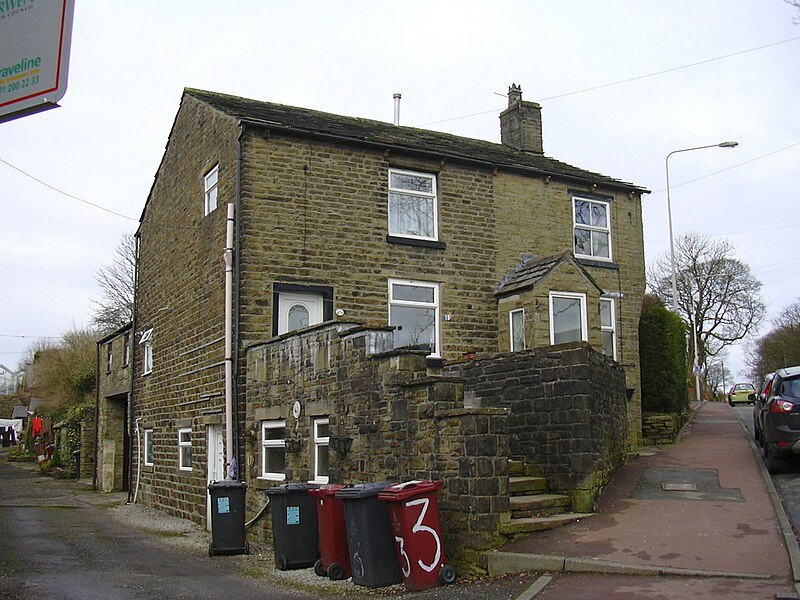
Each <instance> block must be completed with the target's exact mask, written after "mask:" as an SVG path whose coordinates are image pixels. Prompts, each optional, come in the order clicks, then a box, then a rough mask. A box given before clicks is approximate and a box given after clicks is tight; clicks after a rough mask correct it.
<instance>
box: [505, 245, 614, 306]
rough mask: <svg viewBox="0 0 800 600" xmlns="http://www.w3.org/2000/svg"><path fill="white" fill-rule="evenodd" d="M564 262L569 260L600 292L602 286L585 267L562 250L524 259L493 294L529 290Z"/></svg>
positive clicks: (506, 294) (569, 253)
mask: <svg viewBox="0 0 800 600" xmlns="http://www.w3.org/2000/svg"><path fill="white" fill-rule="evenodd" d="M565 262H571V263H572V264H573V265H574V266H575V267H576V268H577V269H578V270H579V271H580V272H581V273H583V275H584V277H586V278H587V279H588V280H589V281H590V282H591V283H592V284H594V286H595V287H597V289H598V290H600V291H601V292H602V288H600V286H598V285H597V282H595V280H594V279H592V276H591V275H589V273H588V272H587V271H586V269H584V268H583V267H582V266H581V264H580V263H578V262H577V261H576V260H575V258H574V257H573V255H572V253H571V252H562V253H561V254H556V255H554V256H547V257H545V258H538V259H537V258H529V259H526V260H525V259H524V260H523V261H522V262H521V263H520V264H518V265H517V266H516V267H514V268H513V269H511V271H510V272H509V274H508V275H506V276H505V278H504V279H503V281H502V282H501V283H500V285H499V286H497V289H495V291H494V295H495V296H497V297H500V296H508V295H510V294H514V293H518V292H524V291H526V290H529V289H531V288H532V287H534V286H535V285H536V284H537V283H539V282H540V281H541V280H542V279H544V278H545V277H547V276H548V275H549V274H550V273H552V272H553V271H554V270H555V269H556V268H557V267H558V266H559V265H561V264H563V263H565Z"/></svg>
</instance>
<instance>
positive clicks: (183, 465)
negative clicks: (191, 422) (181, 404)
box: [178, 427, 192, 471]
mask: <svg viewBox="0 0 800 600" xmlns="http://www.w3.org/2000/svg"><path fill="white" fill-rule="evenodd" d="M178 468H179V469H180V470H181V471H191V470H192V428H191V427H184V428H181V429H178Z"/></svg>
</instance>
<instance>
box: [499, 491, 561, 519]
mask: <svg viewBox="0 0 800 600" xmlns="http://www.w3.org/2000/svg"><path fill="white" fill-rule="evenodd" d="M510 503H511V507H510V508H511V518H512V519H520V518H528V517H536V516H542V515H557V514H561V513H565V512H567V511H568V510H569V509H570V507H571V505H572V503H571V501H570V499H569V496H564V495H563V494H534V495H528V496H512V497H511V498H510Z"/></svg>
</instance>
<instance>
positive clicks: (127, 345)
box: [122, 333, 131, 367]
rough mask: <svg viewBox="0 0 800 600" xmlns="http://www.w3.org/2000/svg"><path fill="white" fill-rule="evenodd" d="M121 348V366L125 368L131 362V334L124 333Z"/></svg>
mask: <svg viewBox="0 0 800 600" xmlns="http://www.w3.org/2000/svg"><path fill="white" fill-rule="evenodd" d="M122 343H123V346H122V366H123V367H127V366H128V365H129V364H130V362H131V334H130V333H126V334H125V339H124V340H123V342H122Z"/></svg>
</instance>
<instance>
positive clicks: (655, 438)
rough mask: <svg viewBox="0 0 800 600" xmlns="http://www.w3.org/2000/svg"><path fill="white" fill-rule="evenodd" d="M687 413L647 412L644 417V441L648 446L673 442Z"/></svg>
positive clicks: (684, 421)
mask: <svg viewBox="0 0 800 600" xmlns="http://www.w3.org/2000/svg"><path fill="white" fill-rule="evenodd" d="M687 420H688V416H687V415H677V414H654V413H645V414H644V416H643V417H642V442H643V443H644V444H645V445H646V446H653V445H656V444H673V443H674V442H675V439H676V438H677V437H678V432H680V430H681V427H683V425H684V423H686V421H687Z"/></svg>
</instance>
